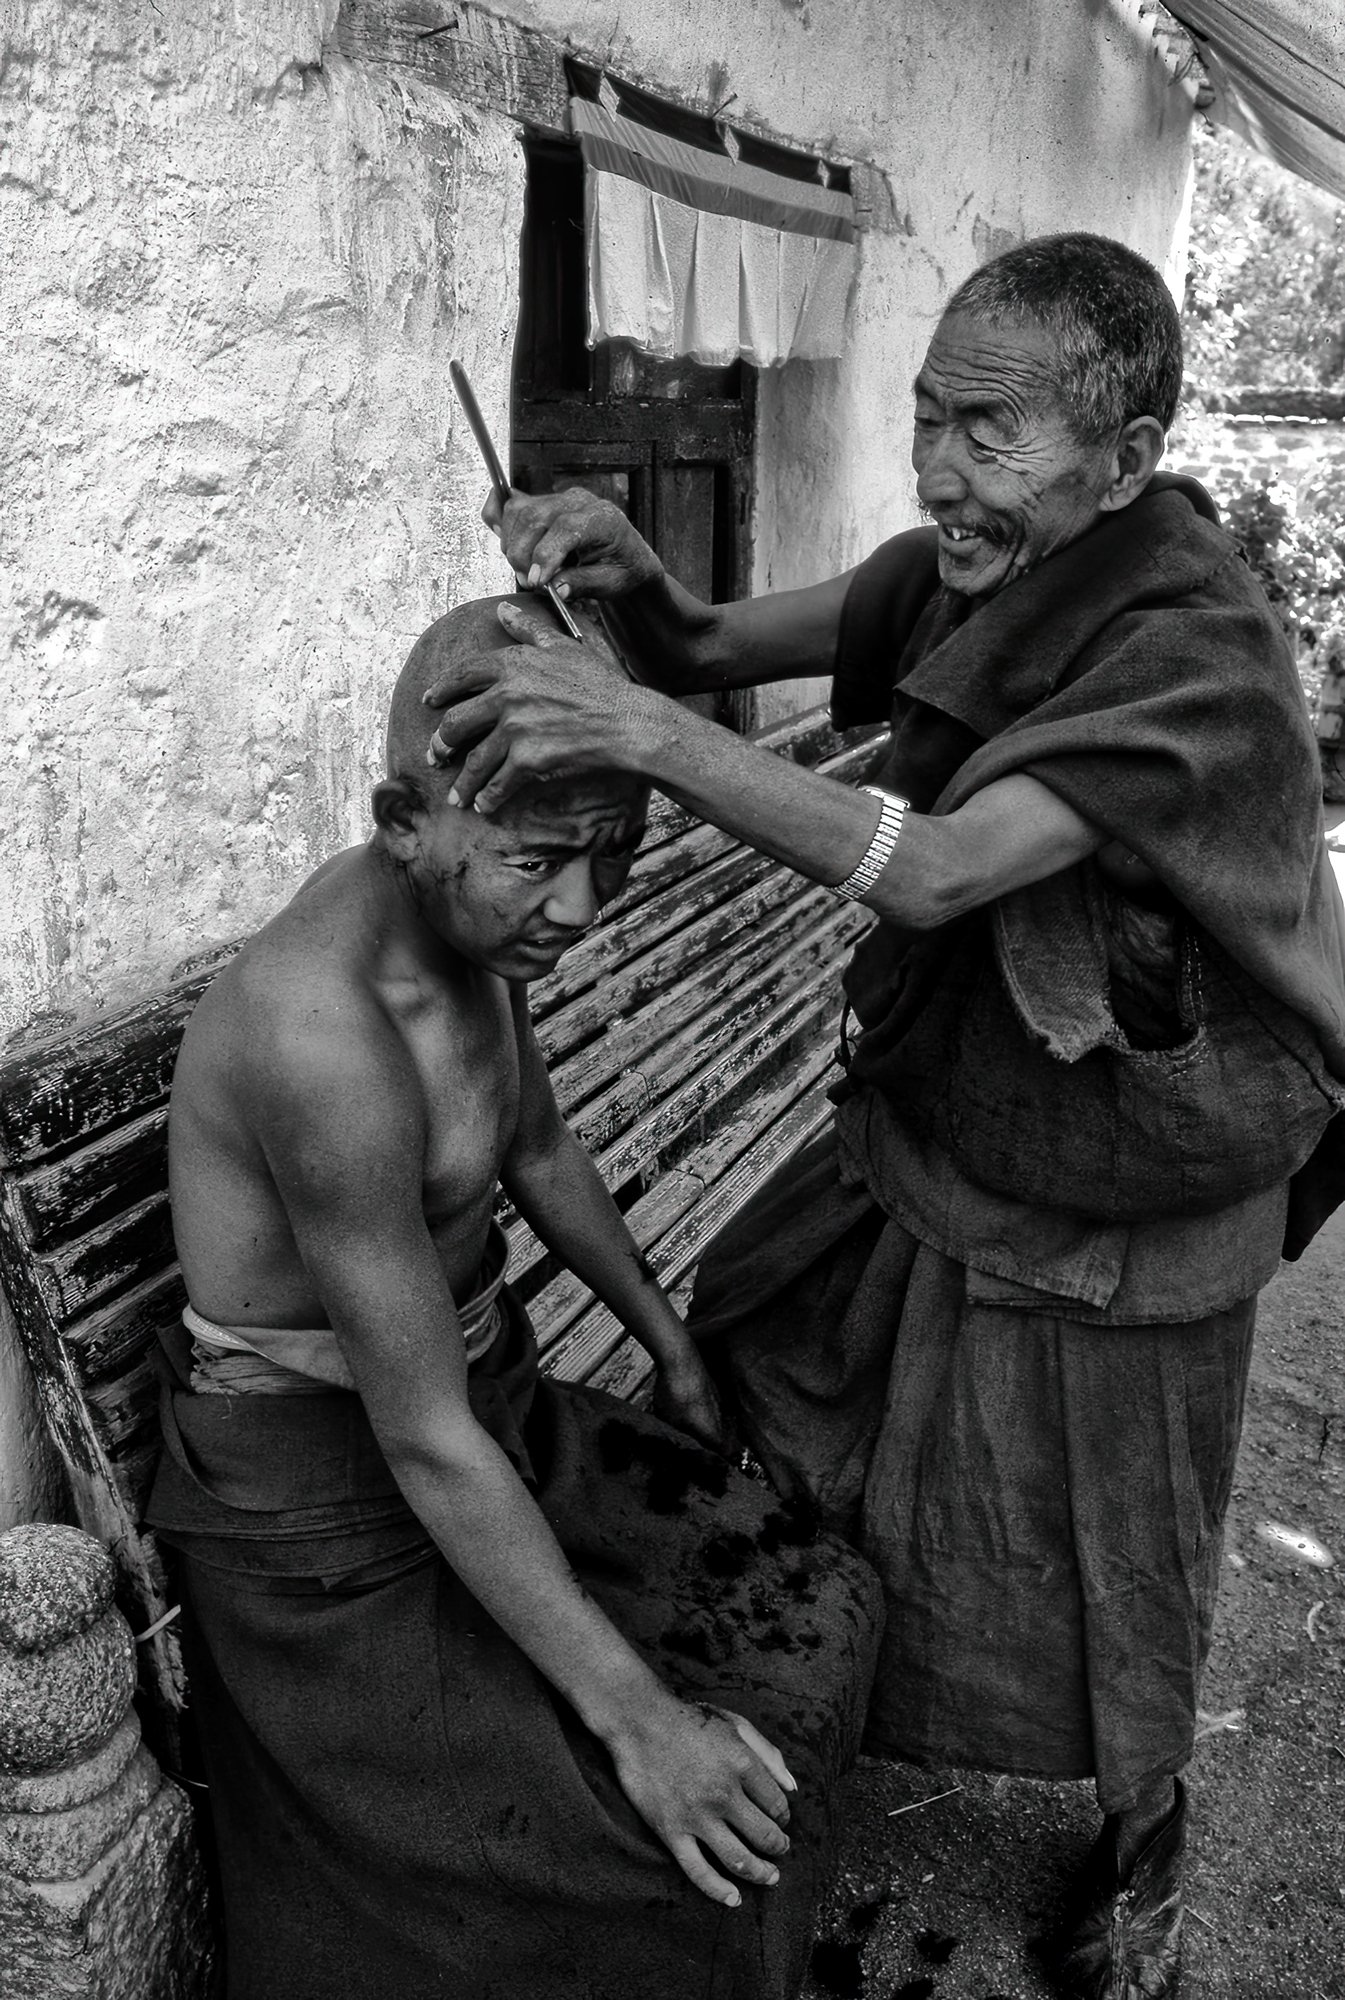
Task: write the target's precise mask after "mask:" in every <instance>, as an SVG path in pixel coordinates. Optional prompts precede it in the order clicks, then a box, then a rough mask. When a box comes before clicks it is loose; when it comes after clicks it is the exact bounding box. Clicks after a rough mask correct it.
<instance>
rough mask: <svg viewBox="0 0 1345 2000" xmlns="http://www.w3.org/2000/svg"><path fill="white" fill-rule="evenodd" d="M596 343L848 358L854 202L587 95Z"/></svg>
mask: <svg viewBox="0 0 1345 2000" xmlns="http://www.w3.org/2000/svg"><path fill="white" fill-rule="evenodd" d="M571 123H572V126H573V129H574V130H575V131H576V132H577V134H578V135H579V138H580V141H581V144H582V146H583V150H584V160H585V174H584V207H585V223H586V231H585V233H586V236H587V242H588V331H589V340H590V342H591V343H592V342H596V341H599V340H628V341H632V342H633V343H634V344H635V345H636V346H637V347H639V348H641V349H642V350H643V351H644V352H645V353H647V354H653V355H657V356H658V357H659V358H660V359H663V360H670V359H672V358H673V357H674V356H675V355H686V356H689V357H690V358H692V359H694V360H696V361H702V362H707V363H710V364H713V365H716V366H723V365H724V364H726V363H728V362H730V361H735V360H737V359H738V357H739V356H741V357H742V358H743V359H744V360H746V361H751V362H754V363H755V364H756V365H757V366H758V367H761V368H769V367H771V366H772V365H774V364H775V363H777V362H781V361H789V360H794V359H802V360H809V361H816V360H822V359H825V358H828V357H830V356H833V355H837V354H839V353H840V352H841V347H842V344H843V341H844V336H845V313H846V305H847V302H848V300H849V296H850V289H851V286H852V284H853V281H854V276H855V267H856V262H857V258H856V245H855V229H854V207H853V203H852V201H851V198H850V196H849V194H848V193H846V192H843V191H842V190H840V189H838V188H836V187H833V186H832V185H830V184H829V182H826V181H824V179H823V170H822V168H821V163H820V162H819V163H818V167H819V171H818V177H817V179H815V180H802V179H797V178H794V177H791V176H789V175H785V174H779V173H775V172H771V171H768V170H766V169H764V168H762V167H760V166H754V165H748V164H747V163H746V162H745V161H739V160H738V159H737V158H736V157H735V156H734V155H733V154H732V153H730V152H728V151H727V150H726V151H724V152H719V153H716V152H712V151H709V150H706V149H704V148H703V147H700V146H693V145H690V144H688V143H686V142H685V141H683V140H680V139H674V138H671V137H670V136H668V135H667V134H665V133H661V132H654V131H651V130H649V129H648V128H647V127H645V126H642V125H640V124H637V123H636V121H635V120H633V119H630V118H625V117H621V116H617V115H615V114H614V113H612V112H609V111H608V110H607V109H606V108H605V107H603V106H601V105H598V104H595V103H592V102H590V101H587V100H583V99H578V98H576V99H574V100H572V103H571Z"/></svg>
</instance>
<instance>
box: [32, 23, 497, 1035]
mask: <svg viewBox="0 0 1345 2000" xmlns="http://www.w3.org/2000/svg"><path fill="white" fill-rule="evenodd" d="M334 11H335V0H330V4H324V0H239V4H238V5H237V6H231V7H228V8H224V7H218V6H215V7H211V6H203V7H194V6H189V5H188V4H187V0H153V4H151V0H118V4H117V5H116V6H113V5H110V4H100V5H79V4H69V0H43V4H34V5H31V6H26V7H21V8H16V7H14V6H10V7H9V8H8V10H7V11H6V12H5V15H4V25H5V31H6V32H5V45H6V46H5V62H4V68H3V75H2V76H0V116H2V117H3V120H4V131H3V137H4V141H5V146H6V154H5V159H4V166H3V172H2V173H0V288H2V295H3V297H4V301H5V311H4V314H3V330H2V331H0V354H2V356H3V367H4V371H5V374H6V376H7V377H8V394H7V395H6V397H5V398H4V403H3V410H2V411H0V452H2V453H3V457H4V462H5V466H6V504H5V507H4V509H3V510H2V511H0V630H2V631H3V645H4V650H5V655H6V682H7V686H6V701H5V719H4V725H3V728H4V741H5V755H4V762H3V776H2V777H0V783H2V784H3V795H2V797H0V813H2V814H3V823H4V825H5V826H6V828H7V831H8V840H7V857H6V860H7V865H6V869H5V871H4V873H5V883H4V889H3V893H2V894H0V968H3V969H2V970H0V1040H3V1037H4V1034H5V1033H6V1032H12V1031H13V1030H15V1029H18V1028H20V1027H21V1026H23V1025H24V1024H27V1025H28V1026H29V1027H33V1026H37V1027H42V1026H46V1025H50V1024H51V1018H52V1015H53V1014H56V1015H57V1016H59V1015H61V1014H65V1013H76V1014H79V1015H84V1014H86V1013H88V1012H89V1011H91V1010H94V1009H98V1008H101V1007H104V1006H107V1005H111V1004H115V1003H116V1002H117V1001H118V1000H120V999H124V998H127V997H130V996H133V995H134V994H136V993H138V992H139V991H141V990H143V989H145V988H147V987H149V986H152V985H153V984H155V983H157V982H160V981H162V979H163V978H164V977H165V976H166V975H167V974H168V973H169V972H170V971H171V970H172V969H173V967H174V966H175V965H176V964H177V963H178V962H179V961H181V960H183V959H185V958H188V957H190V956H192V955H194V954H196V953H198V952H200V951H201V950H203V949H205V948H207V947H208V946H210V945H212V944H214V943H218V942H221V941H223V940H225V939H228V938H230V937H235V936H238V935H239V934H240V933H242V932H245V931H247V930H249V929H251V928H254V927H255V926H256V925H257V924H258V923H259V922H260V921H263V920H264V919H265V918H266V917H267V916H268V915H269V914H270V912H271V911H272V910H273V909H274V908H275V907H276V905H277V904H278V903H279V902H280V901H282V900H283V899H284V897H285V895H286V894H287V893H288V892H289V890H290V889H291V888H292V887H293V885H294V884H295V883H296V882H297V881H298V880H299V879H300V878H302V876H303V875H304V874H305V873H306V872H307V871H308V870H309V869H310V868H312V867H313V866H314V865H315V864H316V863H317V862H318V861H320V860H321V859H323V858H324V857H325V856H326V855H327V854H329V853H331V852H332V851H333V850H334V849H336V848H339V847H341V846H344V845H347V844H348V843H349V842H351V841H352V840H354V839H357V838H359V837H360V834H361V832H362V829H363V825H364V809H365V800H366V798H367V793H368V788H369V783H370V780H371V778H372V776H373V774H374V766H375V763H376V760H377V758H378V755H379V750H380V729H381V716H380V709H381V704H382V700H383V697H384V694H385V691H386V689H387V688H388V686H389V685H390V682H391V679H392V678H393V677H394V676H395V673H396V670H397V668H398V666H399V664H400V661H401V659H402V657H403V656H404V654H405V652H406V649H407V647H408V646H409V644H410V642H411V640H412V639H413V638H414V636H415V635H416V633H417V632H418V631H419V630H420V629H421V628H422V627H423V626H424V625H425V624H426V623H427V622H428V620H429V618H430V617H431V616H432V615H434V613H435V612H436V611H439V610H442V609H444V608H445V604H446V601H447V599H448V597H449V596H450V595H451V596H453V597H458V596H464V595H475V594H479V593H480V592H482V591H484V590H486V589H488V588H496V589H498V588H501V587H504V583H505V580H506V578H507V572H505V570H504V566H503V564H502V563H501V562H500V560H499V558H498V555H497V554H495V553H494V544H493V542H492V541H491V540H490V538H489V537H488V536H487V535H486V533H485V531H484V529H483V528H482V527H481V526H480V524H479V522H478V521H477V520H476V513H477V509H478V507H479V505H480V489H481V485H482V479H481V472H480V465H479V460H478V459H477V457H476V454H475V449H474V447H473V446H472V444H471V440H470V436H469V435H468V434H466V432H465V427H463V426H461V424H460V420H459V418H458V416H457V412H456V406H455V405H454V404H453V400H452V396H451V392H450V389H449V383H448V361H449V358H450V356H451V355H453V354H455V353H456V354H459V355H460V356H461V357H462V359H463V361H464V362H465V364H466V366H467V368H468V370H469V372H470V373H471V375H472V377H473V379H474V381H475V383H476V385H477V389H478V394H479V395H480V397H481V400H482V403H483V407H484V408H485V410H486V413H487V416H488V418H489V420H490V421H492V422H493V423H495V424H496V425H497V426H498V427H499V429H500V431H501V433H503V431H504V427H505V421H506V412H507V409H508V370H509V361H510V349H511V342H512V320H513V309H514V298H515V284H516V273H515V261H516V260H515V256H514V244H515V241H516V238H517V233H518V227H519V221H520V214H521V206H520V204H521V160H520V156H519V151H518V147H517V144H516V141H515V128H514V127H513V126H512V124H510V123H509V122H508V121H507V120H505V119H503V118H495V117H491V116H487V115H484V114H481V113H478V112H475V111H471V110H468V109H465V108H464V107H462V106H460V105H457V104H455V103H453V102H451V101H450V100H448V99H447V98H445V97H443V96H442V95H440V94H439V93H436V92H434V91H431V90H425V89H419V88H415V87H408V86H407V85H406V84H405V83H404V82H401V81H397V80H394V79H393V78H392V77H390V76H384V75H382V74H375V73H370V72H368V71H363V70H362V71H360V72H359V73H358V74H357V73H353V72H352V71H351V69H350V68H349V67H347V66H346V65H343V64H342V63H341V62H340V61H339V60H335V59H331V58H327V59H325V60H322V49H323V42H324V38H325V36H326V35H327V33H328V31H329V29H330V27H331V23H332V16H333V14H334Z"/></svg>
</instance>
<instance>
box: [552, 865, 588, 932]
mask: <svg viewBox="0 0 1345 2000" xmlns="http://www.w3.org/2000/svg"><path fill="white" fill-rule="evenodd" d="M601 907H602V905H601V903H600V901H599V898H598V893H597V890H596V889H595V887H594V883H593V868H592V864H591V863H590V861H589V858H588V856H587V855H578V856H576V857H575V859H574V860H573V861H569V862H567V863H566V865H565V867H564V868H562V869H561V871H560V873H559V875H557V876H556V877H555V879H554V880H553V881H552V883H551V893H550V895H549V896H548V897H547V899H546V903H545V905H544V906H543V915H544V916H545V917H546V920H547V922H548V923H549V924H555V925H556V926H557V928H558V929H561V930H574V931H582V930H587V929H588V926H589V925H590V924H591V923H592V922H593V920H594V918H595V917H596V916H597V914H598V911H599V909H600V908H601Z"/></svg>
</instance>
